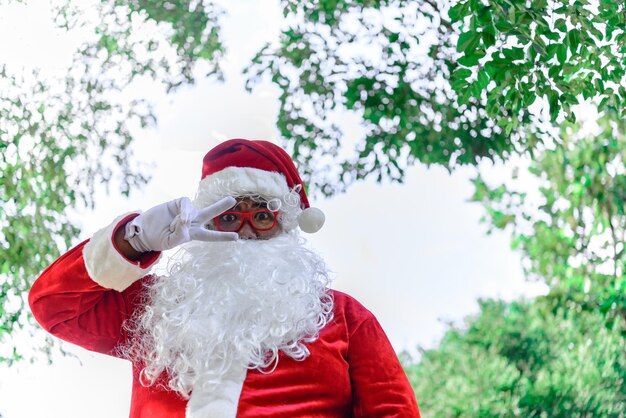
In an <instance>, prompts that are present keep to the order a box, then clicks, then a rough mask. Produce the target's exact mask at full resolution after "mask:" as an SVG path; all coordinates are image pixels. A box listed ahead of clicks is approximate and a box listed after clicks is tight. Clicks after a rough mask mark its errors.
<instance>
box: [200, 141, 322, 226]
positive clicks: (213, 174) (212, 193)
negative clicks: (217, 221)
mask: <svg viewBox="0 0 626 418" xmlns="http://www.w3.org/2000/svg"><path fill="white" fill-rule="evenodd" d="M225 183H227V184H229V188H230V189H231V190H235V191H236V192H237V193H241V194H259V195H262V196H266V197H278V198H282V197H283V196H284V195H286V194H287V193H289V192H290V191H292V190H295V191H296V192H297V193H298V194H299V195H300V206H301V209H302V213H300V215H299V216H298V225H299V226H300V229H302V231H304V232H307V233H309V234H312V233H315V232H317V231H319V230H320V229H321V228H322V226H323V225H324V221H325V219H326V217H325V216H324V213H323V212H322V211H321V210H320V209H318V208H312V207H311V205H310V204H309V199H308V198H307V195H306V191H305V188H304V185H303V184H302V179H300V175H299V174H298V170H297V169H296V166H295V165H294V163H293V161H292V159H291V157H290V156H289V154H287V152H286V151H285V150H283V149H282V148H280V147H279V146H277V145H275V144H273V143H271V142H268V141H262V140H247V139H239V138H237V139H230V140H228V141H225V142H222V143H221V144H219V145H217V146H216V147H214V148H213V149H211V150H210V151H209V152H208V153H207V154H206V155H205V156H204V159H203V160H202V178H201V181H200V186H199V189H198V197H197V199H196V201H197V202H198V203H199V204H200V205H202V206H205V205H208V204H211V203H214V202H216V201H218V200H219V199H220V198H222V197H224V196H218V193H219V187H215V186H216V185H218V184H222V185H223V184H225Z"/></svg>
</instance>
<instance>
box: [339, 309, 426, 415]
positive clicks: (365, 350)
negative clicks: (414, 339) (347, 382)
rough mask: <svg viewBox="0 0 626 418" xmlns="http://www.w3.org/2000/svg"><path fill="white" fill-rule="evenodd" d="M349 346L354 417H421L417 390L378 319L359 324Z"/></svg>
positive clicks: (372, 318) (352, 334)
mask: <svg viewBox="0 0 626 418" xmlns="http://www.w3.org/2000/svg"><path fill="white" fill-rule="evenodd" d="M370 315H371V314H370ZM349 344H350V345H349V348H348V363H349V367H350V379H351V382H352V396H353V414H354V418H359V417H368V418H375V417H385V418H389V417H396V418H409V417H410V418H416V417H417V418H419V416H420V413H419V410H418V407H417V402H416V400H415V393H414V392H413V388H412V387H411V385H410V383H409V380H408V379H407V377H406V374H405V373H404V370H403V369H402V366H401V365H400V361H399V360H398V357H397V355H396V353H395V352H394V350H393V347H392V346H391V343H390V342H389V340H388V339H387V336H386V335H385V332H384V331H383V329H382V328H381V326H380V324H379V323H378V321H377V320H376V318H375V317H374V316H370V317H369V318H368V319H366V320H365V321H363V322H361V323H360V324H359V325H358V327H357V328H356V330H354V331H353V332H352V333H351V335H350V340H349Z"/></svg>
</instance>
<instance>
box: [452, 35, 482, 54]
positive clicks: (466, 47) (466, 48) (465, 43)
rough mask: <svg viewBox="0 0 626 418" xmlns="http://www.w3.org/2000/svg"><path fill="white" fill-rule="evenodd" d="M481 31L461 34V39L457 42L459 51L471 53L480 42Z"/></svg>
mask: <svg viewBox="0 0 626 418" xmlns="http://www.w3.org/2000/svg"><path fill="white" fill-rule="evenodd" d="M480 39H481V36H480V33H477V32H472V31H470V32H464V33H462V34H461V35H459V41H458V42H457V48H456V49H457V51H458V52H465V53H471V52H473V51H474V50H475V49H476V48H477V47H478V45H479V44H480Z"/></svg>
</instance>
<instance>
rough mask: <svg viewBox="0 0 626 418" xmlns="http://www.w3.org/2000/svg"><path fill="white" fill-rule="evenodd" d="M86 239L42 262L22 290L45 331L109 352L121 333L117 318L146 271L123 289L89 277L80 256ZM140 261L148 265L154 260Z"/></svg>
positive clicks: (126, 310) (126, 313)
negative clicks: (30, 283)
mask: <svg viewBox="0 0 626 418" xmlns="http://www.w3.org/2000/svg"><path fill="white" fill-rule="evenodd" d="M87 242H88V241H85V242H83V243H81V244H79V245H78V246H76V247H74V248H72V249H71V250H70V251H68V252H67V253H66V254H64V255H63V256H61V257H60V258H59V259H58V260H57V261H55V262H54V263H53V264H52V265H51V266H50V267H48V268H47V269H46V270H45V271H44V272H43V273H42V274H41V276H40V277H39V278H38V279H37V280H36V281H35V283H34V284H33V286H32V288H31V290H30V293H29V295H28V302H29V304H30V307H31V310H32V313H33V315H34V317H35V319H36V320H37V321H38V322H39V323H40V324H41V326H42V327H43V328H44V329H46V330H47V331H48V332H50V333H51V334H53V335H54V336H56V337H59V338H61V339H63V340H65V341H68V342H71V343H74V344H77V345H79V346H81V347H83V348H86V349H88V350H92V351H97V352H100V353H104V354H114V349H115V347H116V346H117V345H118V344H119V343H121V342H122V341H124V339H125V337H126V335H125V332H124V330H123V328H122V323H123V322H124V321H125V320H126V319H127V318H129V317H130V316H131V315H132V311H133V308H134V306H135V304H136V303H135V302H136V301H139V299H140V297H139V296H140V292H141V289H142V284H143V282H144V280H145V279H147V278H148V277H149V276H147V277H144V278H143V279H141V280H138V281H136V282H134V283H133V284H131V285H130V286H129V287H128V288H126V289H125V290H123V291H121V292H120V291H117V290H113V289H108V288H105V287H103V286H101V285H99V284H98V283H96V282H95V281H94V280H92V278H91V277H90V276H89V273H88V272H87V268H86V267H85V261H84V258H83V248H84V246H85V245H86V244H87ZM149 258H150V260H142V262H141V264H143V265H146V264H151V262H154V261H155V260H156V258H155V255H154V254H150V255H149Z"/></svg>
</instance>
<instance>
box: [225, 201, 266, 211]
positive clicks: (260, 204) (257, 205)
mask: <svg viewBox="0 0 626 418" xmlns="http://www.w3.org/2000/svg"><path fill="white" fill-rule="evenodd" d="M248 202H250V203H251V205H252V206H251V208H252V209H258V208H263V209H264V208H266V207H267V203H265V202H255V201H250V200H248ZM242 203H244V201H243V200H242V201H239V202H237V204H236V205H235V206H234V207H233V209H239V206H240V205H241V204H242Z"/></svg>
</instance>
